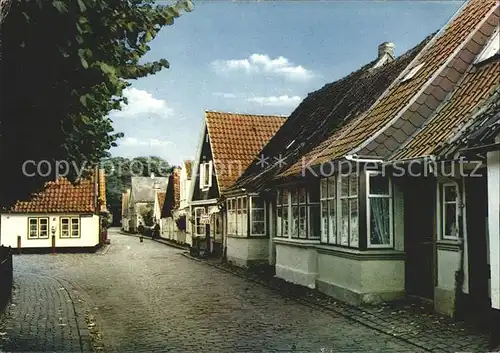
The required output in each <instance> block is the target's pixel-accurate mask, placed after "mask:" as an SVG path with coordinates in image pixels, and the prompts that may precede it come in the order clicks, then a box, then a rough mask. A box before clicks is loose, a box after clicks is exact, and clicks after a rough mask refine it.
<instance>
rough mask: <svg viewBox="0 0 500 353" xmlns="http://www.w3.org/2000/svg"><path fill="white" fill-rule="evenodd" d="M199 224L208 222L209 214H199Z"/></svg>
mask: <svg viewBox="0 0 500 353" xmlns="http://www.w3.org/2000/svg"><path fill="white" fill-rule="evenodd" d="M200 224H210V215H208V214H202V215H201V216H200Z"/></svg>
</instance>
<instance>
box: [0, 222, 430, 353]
mask: <svg viewBox="0 0 500 353" xmlns="http://www.w3.org/2000/svg"><path fill="white" fill-rule="evenodd" d="M110 238H111V246H109V247H108V248H106V249H105V251H100V252H98V253H97V254H57V255H21V256H16V257H15V262H14V266H15V286H16V289H15V294H14V298H13V301H12V305H11V306H10V307H9V308H8V309H7V312H6V314H5V315H4V317H3V319H2V320H1V321H0V351H2V347H3V350H5V351H37V352H40V351H60V352H76V351H79V352H88V351H92V345H91V337H97V343H98V344H97V346H96V342H94V347H93V348H94V350H104V351H108V352H151V351H157V352H166V351H170V352H376V351H379V352H422V351H423V350H420V348H418V347H416V346H415V345H412V344H409V343H406V342H404V341H402V340H400V339H399V338H397V337H392V336H390V335H385V334H382V333H380V332H377V331H376V330H372V329H370V328H368V327H366V326H364V325H361V324H360V323H356V322H353V321H351V320H348V319H346V318H345V317H343V316H341V315H339V314H336V313H333V312H328V311H325V310H321V309H320V308H315V307H314V306H308V305H304V304H300V303H297V302H296V301H293V300H291V299H287V298H284V297H282V296H281V295H279V294H278V293H277V292H275V291H273V290H271V289H269V288H266V287H263V286H260V285H257V284H255V283H252V282H248V281H246V280H244V279H242V278H240V277H237V276H234V275H232V274H230V273H227V272H224V271H220V270H218V269H215V268H213V267H210V266H207V265H205V264H203V263H199V262H196V261H192V260H190V259H188V258H186V257H185V256H182V250H178V249H174V248H171V247H168V246H165V245H163V244H159V243H157V242H153V241H150V240H145V241H144V242H143V243H140V242H139V239H138V238H136V237H132V236H126V235H121V234H118V233H117V232H116V231H112V232H111V233H110ZM89 318H91V320H90V321H89ZM85 319H87V321H86V320H85ZM99 335H102V337H101V336H99Z"/></svg>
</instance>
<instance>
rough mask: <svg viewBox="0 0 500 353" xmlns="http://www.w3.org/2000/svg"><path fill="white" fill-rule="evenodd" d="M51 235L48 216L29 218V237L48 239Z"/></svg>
mask: <svg viewBox="0 0 500 353" xmlns="http://www.w3.org/2000/svg"><path fill="white" fill-rule="evenodd" d="M48 237H49V219H48V218H47V217H39V218H35V217H30V218H28V238H29V239H47V238H48Z"/></svg>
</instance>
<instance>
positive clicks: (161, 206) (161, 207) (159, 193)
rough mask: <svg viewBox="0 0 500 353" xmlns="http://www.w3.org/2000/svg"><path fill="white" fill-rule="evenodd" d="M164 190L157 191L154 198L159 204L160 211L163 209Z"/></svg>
mask: <svg viewBox="0 0 500 353" xmlns="http://www.w3.org/2000/svg"><path fill="white" fill-rule="evenodd" d="M165 195H166V193H165V192H158V193H157V194H156V198H157V199H158V205H159V206H160V211H161V210H162V209H163V204H164V203H165Z"/></svg>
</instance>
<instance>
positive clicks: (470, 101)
mask: <svg viewBox="0 0 500 353" xmlns="http://www.w3.org/2000/svg"><path fill="white" fill-rule="evenodd" d="M499 82H500V62H499V61H496V62H492V63H490V64H487V65H484V66H482V67H471V68H470V69H469V71H468V72H467V73H466V74H465V76H464V78H463V80H462V81H461V82H460V84H459V85H458V86H457V87H456V89H455V91H454V92H453V94H452V95H451V96H450V97H449V98H448V99H447V101H446V102H445V103H444V104H442V106H441V107H439V109H438V111H437V113H436V114H435V115H434V116H433V117H432V118H431V119H430V121H429V122H428V123H427V124H426V125H424V127H423V128H422V129H421V130H420V131H419V132H418V133H417V134H416V135H415V136H414V137H413V138H412V139H411V141H410V142H409V143H408V144H406V145H405V146H403V147H402V148H401V149H400V150H399V151H397V152H396V153H395V154H394V155H393V156H392V157H391V159H392V160H402V159H413V158H418V157H425V156H429V155H431V154H433V153H434V151H435V149H436V148H437V147H439V146H440V144H442V143H444V142H446V141H447V140H448V139H450V138H451V137H452V136H454V135H455V134H456V133H457V131H458V129H459V128H461V127H462V126H464V124H466V123H467V122H468V121H469V120H470V119H472V117H473V113H474V111H476V110H477V109H479V108H480V107H481V106H482V105H483V104H484V103H485V102H486V101H487V100H488V99H489V98H490V97H491V96H492V95H493V93H494V92H495V89H498V88H499Z"/></svg>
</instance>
